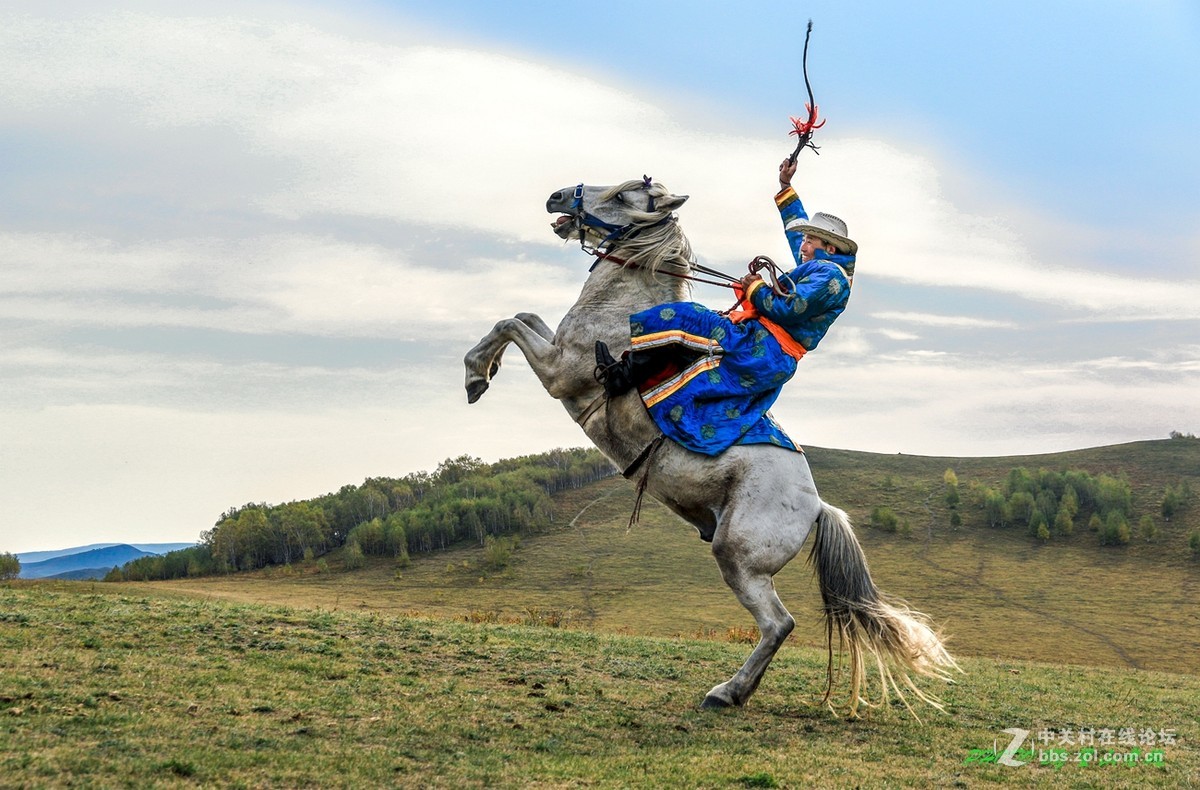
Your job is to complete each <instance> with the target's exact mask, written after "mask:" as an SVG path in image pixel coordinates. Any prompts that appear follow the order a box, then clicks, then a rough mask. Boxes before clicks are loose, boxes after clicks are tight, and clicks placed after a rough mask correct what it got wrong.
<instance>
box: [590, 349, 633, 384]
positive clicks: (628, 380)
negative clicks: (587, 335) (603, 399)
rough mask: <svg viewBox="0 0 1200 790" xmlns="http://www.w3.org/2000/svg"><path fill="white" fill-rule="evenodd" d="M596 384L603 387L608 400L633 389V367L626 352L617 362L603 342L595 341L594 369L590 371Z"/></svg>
mask: <svg viewBox="0 0 1200 790" xmlns="http://www.w3.org/2000/svg"><path fill="white" fill-rule="evenodd" d="M592 376H593V377H594V378H595V379H596V382H597V383H598V384H600V385H602V386H603V387H604V393H605V394H606V395H608V397H609V398H614V397H616V396H617V395H623V394H624V393H626V392H628V391H629V390H631V389H633V365H632V363H631V362H630V360H629V352H626V353H625V354H623V355H622V356H621V358H620V359H619V360H618V359H616V358H614V357H613V355H612V353H611V352H610V351H609V350H608V345H607V344H606V343H605V342H604V341H603V340H597V341H596V367H595V368H593V370H592Z"/></svg>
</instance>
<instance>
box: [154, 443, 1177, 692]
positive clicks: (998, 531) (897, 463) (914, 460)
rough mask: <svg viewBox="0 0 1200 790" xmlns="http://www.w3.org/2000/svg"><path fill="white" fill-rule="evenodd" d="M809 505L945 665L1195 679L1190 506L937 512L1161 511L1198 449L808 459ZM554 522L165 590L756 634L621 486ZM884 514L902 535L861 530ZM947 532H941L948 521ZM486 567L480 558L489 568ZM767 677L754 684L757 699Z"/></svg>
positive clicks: (655, 510) (626, 629)
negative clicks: (1143, 518)
mask: <svg viewBox="0 0 1200 790" xmlns="http://www.w3.org/2000/svg"><path fill="white" fill-rule="evenodd" d="M807 452H808V455H809V460H810V464H811V466H812V468H813V472H814V476H815V478H816V481H817V485H818V486H819V487H820V490H821V493H822V496H823V497H824V498H825V499H826V500H827V501H829V502H831V503H833V504H836V505H838V506H840V507H843V508H844V509H846V510H847V511H848V512H849V513H850V514H851V515H852V516H853V517H854V519H855V521H856V525H857V532H858V534H859V537H860V540H861V542H862V543H863V546H864V549H865V550H866V553H867V556H868V559H869V560H870V562H871V567H872V572H873V574H874V576H875V578H876V581H877V582H878V584H879V585H880V586H881V587H882V588H883V589H884V590H885V591H888V592H891V593H893V594H896V595H900V596H902V597H904V598H906V599H908V600H909V602H910V603H912V604H913V605H914V606H915V607H916V608H918V609H921V610H922V611H925V612H928V613H929V614H930V615H932V616H933V618H934V620H935V621H936V622H938V623H940V624H943V625H944V627H945V630H946V632H947V633H948V634H949V635H950V637H951V642H950V644H951V647H952V649H953V650H954V651H955V653H956V654H957V655H965V656H984V657H992V658H996V659H1000V660H1037V661H1045V662H1053V663H1073V664H1084V665H1100V666H1111V667H1125V668H1134V669H1155V670H1161V671H1168V672H1187V673H1193V674H1200V611H1198V610H1197V607H1196V606H1195V601H1196V593H1197V591H1198V590H1200V563H1197V562H1196V561H1195V560H1194V559H1193V558H1192V555H1191V554H1190V552H1189V551H1188V547H1187V535H1188V534H1189V533H1190V532H1191V531H1193V530H1195V529H1197V528H1200V506H1197V505H1196V504H1195V503H1193V504H1192V505H1191V506H1190V507H1188V508H1187V509H1185V510H1183V511H1182V512H1181V513H1179V514H1177V515H1176V516H1175V517H1174V518H1173V519H1172V520H1171V521H1170V522H1169V523H1168V522H1165V521H1163V520H1162V519H1161V517H1160V518H1159V522H1160V527H1161V530H1160V532H1159V534H1158V535H1157V536H1156V537H1155V538H1154V540H1150V541H1148V540H1143V539H1140V538H1139V539H1137V540H1134V541H1132V542H1130V543H1129V544H1127V545H1122V546H1102V545H1100V542H1099V539H1098V536H1097V534H1096V533H1093V532H1091V531H1090V530H1088V529H1087V528H1086V527H1085V526H1081V527H1080V528H1079V529H1077V530H1076V531H1075V532H1074V533H1073V534H1071V535H1058V534H1056V535H1055V536H1054V537H1053V538H1052V539H1051V540H1049V541H1048V542H1043V541H1041V540H1038V539H1036V538H1034V537H1031V536H1030V535H1029V534H1028V533H1027V531H1026V530H1024V529H1018V528H993V527H989V526H988V525H987V523H986V521H985V518H984V513H983V510H982V509H981V508H979V507H976V506H975V505H972V504H969V503H966V502H964V503H963V504H960V505H959V506H958V507H957V508H956V509H953V510H952V509H951V508H950V507H949V506H948V505H947V504H946V501H945V499H944V496H943V492H944V490H945V485H946V484H945V482H944V475H945V471H946V470H947V469H948V468H953V469H955V470H956V475H957V478H958V481H959V486H960V487H961V488H962V489H963V490H964V491H966V490H968V489H969V487H970V486H971V484H972V483H977V484H978V485H980V486H995V487H1000V486H1002V485H1003V484H1004V481H1005V480H1006V478H1007V477H1008V476H1009V474H1010V472H1011V470H1012V469H1014V468H1022V467H1024V468H1029V469H1032V470H1038V469H1051V470H1086V471H1087V472H1089V473H1091V474H1093V475H1102V474H1107V475H1114V476H1124V478H1126V479H1127V480H1128V481H1129V486H1130V489H1131V491H1132V505H1133V507H1134V512H1135V514H1139V513H1143V512H1146V513H1155V512H1158V510H1159V508H1160V505H1161V500H1162V494H1163V491H1164V490H1165V489H1166V488H1168V487H1170V486H1175V485H1178V484H1180V482H1181V481H1182V482H1189V481H1190V484H1191V485H1192V486H1193V487H1200V442H1196V441H1194V440H1167V441H1154V442H1138V443H1133V444H1129V445H1121V446H1117V447H1105V448H1094V449H1089V450H1081V451H1076V452H1072V453H1058V454H1053V455H1037V456H1013V457H1006V458H979V459H964V458H932V457H920V456H907V455H879V454H871V453H860V452H852V451H845V450H829V449H823V448H808V450H807ZM554 501H555V508H554V510H555V513H556V517H555V519H556V523H555V526H553V527H552V528H550V529H547V530H545V531H542V532H537V533H526V534H523V535H521V536H520V541H519V543H518V544H513V545H512V546H511V552H510V554H509V556H507V557H499V558H498V557H496V556H490V555H489V553H488V550H487V549H486V548H485V547H483V546H480V545H479V544H478V543H474V544H472V543H461V544H458V545H457V546H456V547H454V548H452V549H450V550H448V551H441V552H431V553H424V554H413V555H412V557H411V562H410V564H408V565H407V566H404V567H399V566H398V565H397V563H396V561H394V560H390V559H389V560H384V559H374V558H367V559H366V561H365V563H364V565H363V567H362V568H361V569H358V570H351V571H345V572H342V571H341V569H342V567H343V564H344V557H343V555H342V554H341V553H339V552H334V553H333V554H331V555H329V556H328V559H327V561H326V562H325V564H324V568H322V566H321V563H320V562H316V563H313V562H310V563H296V564H294V565H291V566H286V567H280V568H273V569H265V570H262V571H259V572H256V573H251V574H236V575H230V576H220V577H212V578H203V579H188V580H181V581H177V582H170V583H167V584H166V585H165V589H170V590H176V591H178V592H180V593H186V594H198V595H203V596H206V597H222V598H228V599H232V600H241V601H254V602H270V603H277V604H281V605H283V604H286V605H293V606H304V607H312V608H320V609H324V610H336V609H353V610H364V611H375V612H381V613H390V614H398V613H410V612H415V613H421V614H427V615H435V616H440V617H454V618H460V619H461V618H467V619H471V620H476V621H506V620H514V621H523V622H543V623H546V622H550V623H558V624H570V625H573V626H575V627H578V628H584V629H588V630H592V631H599V632H605V633H632V634H643V635H683V636H695V635H707V636H719V637H726V636H729V635H731V629H732V636H733V637H735V638H740V637H745V636H748V635H750V634H752V633H753V631H752V629H753V621H752V620H751V619H750V617H749V615H747V614H746V613H745V611H744V610H742V608H741V607H740V606H739V605H738V604H737V602H736V601H735V600H734V598H733V596H732V595H731V594H730V593H729V591H728V589H727V588H726V587H725V585H724V583H723V582H722V581H721V579H720V575H719V573H718V572H717V569H716V565H715V563H714V562H713V560H712V558H711V556H710V554H709V552H708V547H707V546H706V545H705V544H703V543H701V542H700V541H699V540H698V539H697V538H696V534H695V531H694V530H692V529H691V528H690V527H688V526H687V525H686V524H684V523H683V522H682V521H681V520H680V519H678V518H677V517H675V516H674V515H673V514H671V513H670V512H669V511H667V510H666V509H665V508H663V507H661V506H659V505H657V504H656V503H652V502H650V501H647V502H646V505H645V507H644V509H643V514H642V520H641V523H640V524H639V525H637V526H635V527H632V528H630V527H628V524H627V522H628V517H629V513H630V510H631V508H632V504H633V491H632V486H630V484H629V483H628V482H626V481H624V480H622V479H620V478H615V479H614V478H608V479H604V480H601V481H599V482H595V483H592V484H590V485H588V486H585V487H582V488H574V489H566V490H563V491H560V492H559V493H558V494H556V495H555V500H554ZM879 506H887V507H890V508H892V509H893V510H894V511H895V512H896V513H897V514H898V516H899V518H901V519H902V520H903V521H906V522H908V524H909V525H910V527H911V529H910V531H909V534H908V535H904V534H902V533H901V532H885V531H881V530H876V529H872V528H870V527H869V526H868V525H869V524H870V521H871V512H872V510H874V509H875V508H876V507H879ZM954 511H957V512H961V514H962V516H961V522H962V523H961V524H960V525H957V526H955V525H953V523H952V521H953V519H952V516H953V512H954ZM493 554H494V552H493ZM776 582H777V586H778V587H779V589H780V593H781V596H782V597H783V599H784V602H785V604H786V605H787V606H788V607H789V608H790V609H791V610H792V612H793V614H794V615H795V616H796V619H797V621H798V627H797V631H796V634H795V636H794V641H796V642H798V643H800V644H806V645H811V646H816V645H819V644H821V641H822V632H821V629H820V626H819V623H818V621H817V619H816V613H817V612H818V611H819V600H818V599H819V596H818V593H817V590H816V585H815V582H814V581H813V580H812V579H811V575H810V571H809V569H808V568H807V567H806V566H805V564H804V563H803V562H802V561H801V560H797V561H794V562H793V563H792V564H791V565H789V566H788V568H786V569H785V570H784V571H783V572H782V573H781V574H780V575H779V576H778V577H777V579H776ZM770 677H771V676H770V675H768V679H767V681H766V682H767V683H768V684H769V683H770Z"/></svg>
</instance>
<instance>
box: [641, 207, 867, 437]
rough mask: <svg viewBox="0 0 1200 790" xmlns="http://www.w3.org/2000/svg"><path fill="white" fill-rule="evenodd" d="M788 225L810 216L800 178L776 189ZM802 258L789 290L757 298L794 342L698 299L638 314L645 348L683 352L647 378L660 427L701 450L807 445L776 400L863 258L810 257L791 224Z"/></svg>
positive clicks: (839, 304)
mask: <svg viewBox="0 0 1200 790" xmlns="http://www.w3.org/2000/svg"><path fill="white" fill-rule="evenodd" d="M775 201H776V205H777V206H778V208H779V213H780V217H781V218H782V220H783V223H784V226H785V227H786V225H787V223H789V222H791V221H793V220H795V219H807V217H808V215H807V214H806V213H805V212H804V207H803V205H802V204H801V203H800V200H799V198H797V196H796V193H795V192H794V191H792V189H791V188H790V187H788V188H787V189H785V190H783V191H782V192H780V193H779V194H778V195H777V196H776V198H775ZM786 235H787V238H788V243H789V246H790V247H791V249H792V255H793V257H795V259H796V263H797V266H796V268H795V269H793V270H792V271H791V272H790V273H789V275H788V280H789V281H790V285H789V284H788V283H787V282H786V281H785V283H783V284H784V285H785V290H786V291H787V293H786V295H784V296H778V295H776V294H774V293H773V292H772V290H771V288H769V287H759V288H755V289H753V290H752V291H751V293H750V294H749V300H750V302H751V303H752V304H753V305H754V307H755V309H756V310H757V311H758V312H759V314H760V315H761V316H763V317H764V318H766V319H768V320H769V321H770V322H773V323H774V324H775V325H776V326H777V327H779V328H781V329H782V331H784V332H786V334H787V336H789V337H790V338H791V340H792V341H793V342H791V343H789V346H791V348H790V349H789V350H790V353H789V350H785V349H784V347H783V346H782V345H781V344H780V341H779V340H777V339H776V337H775V335H773V334H772V332H771V331H769V330H768V328H767V325H765V324H764V323H763V322H762V321H760V320H756V319H750V320H746V321H742V322H740V323H734V322H733V321H732V320H730V319H729V318H728V317H726V316H723V315H721V314H719V313H717V312H715V311H713V310H709V309H708V308H707V307H705V306H704V305H701V304H698V303H695V302H675V303H670V304H663V305H657V306H656V307H652V308H650V309H649V310H644V311H642V312H640V313H634V314H633V315H632V316H630V317H629V328H630V338H631V343H632V348H633V350H634V351H635V352H641V351H651V352H652V351H654V350H656V349H664V348H671V349H673V350H674V351H675V352H677V353H678V356H679V357H680V359H681V361H680V363H679V364H678V365H676V366H675V367H673V368H671V369H669V370H668V371H666V373H665V374H664V375H662V376H658V377H655V378H653V379H651V380H650V381H649V382H647V383H644V384H643V385H641V386H640V387H639V391H640V393H641V396H642V401H643V402H644V403H645V404H646V408H647V410H649V412H650V416H651V417H652V418H653V419H654V422H655V423H656V424H657V425H658V427H659V429H660V430H662V432H663V433H664V434H665V435H666V436H667V437H668V438H669V439H671V440H673V441H676V442H678V443H679V444H681V445H683V446H684V447H686V448H688V449H689V450H692V451H694V452H698V453H703V454H705V455H717V454H719V453H721V452H724V451H725V450H727V449H728V448H729V447H730V446H732V445H734V444H774V445H777V446H779V447H785V448H787V449H789V450H799V449H800V448H799V447H798V446H797V445H796V443H795V442H793V441H792V440H791V439H790V438H789V437H788V435H787V434H786V433H785V432H784V431H783V429H782V428H781V427H780V426H779V425H778V424H777V423H776V422H775V420H774V419H773V418H772V417H771V414H770V408H771V404H773V403H774V402H775V399H776V398H778V397H779V392H780V390H781V389H782V387H783V385H784V384H785V383H786V382H787V381H788V380H789V379H791V377H792V376H793V374H795V372H796V363H797V362H798V361H799V358H800V356H801V355H803V354H804V353H805V352H807V351H811V350H812V349H814V348H816V347H817V344H818V343H819V342H820V341H821V338H822V337H824V336H825V333H826V332H827V331H828V330H829V327H830V325H831V324H832V323H833V322H834V320H836V319H837V317H838V316H839V315H841V313H842V311H843V310H844V309H845V307H846V302H847V300H848V299H849V297H850V283H851V280H852V278H853V274H854V258H853V257H852V256H848V255H827V254H826V253H824V252H821V251H818V252H817V255H816V257H814V259H813V260H811V261H809V262H808V263H803V262H802V261H801V260H800V244H801V243H802V242H803V240H804V234H802V233H800V232H799V231H794V230H793V231H786Z"/></svg>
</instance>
